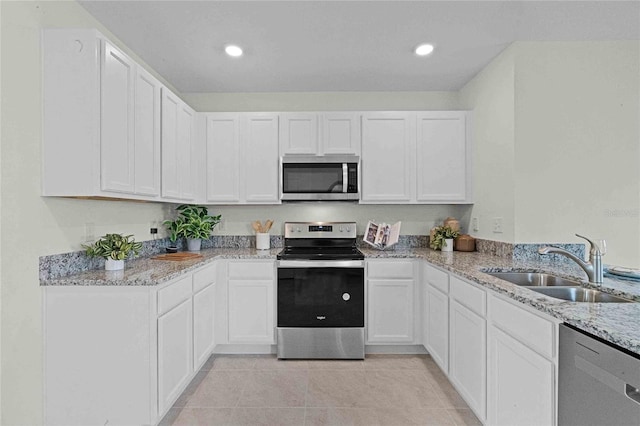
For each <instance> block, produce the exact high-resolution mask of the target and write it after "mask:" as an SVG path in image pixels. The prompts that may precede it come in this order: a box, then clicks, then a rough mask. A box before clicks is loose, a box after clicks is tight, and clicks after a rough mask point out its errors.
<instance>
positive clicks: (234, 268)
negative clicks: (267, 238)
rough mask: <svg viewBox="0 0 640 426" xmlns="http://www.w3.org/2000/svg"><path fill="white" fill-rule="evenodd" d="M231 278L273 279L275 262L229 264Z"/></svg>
mask: <svg viewBox="0 0 640 426" xmlns="http://www.w3.org/2000/svg"><path fill="white" fill-rule="evenodd" d="M229 278H249V279H252V278H253V279H265V278H267V279H270V278H273V262H272V261H269V262H264V261H262V262H251V261H250V262H229Z"/></svg>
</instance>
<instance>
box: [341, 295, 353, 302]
mask: <svg viewBox="0 0 640 426" xmlns="http://www.w3.org/2000/svg"><path fill="white" fill-rule="evenodd" d="M349 299H351V295H350V294H349V293H342V300H344V301H345V302H346V301H348V300H349Z"/></svg>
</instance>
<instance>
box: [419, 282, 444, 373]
mask: <svg viewBox="0 0 640 426" xmlns="http://www.w3.org/2000/svg"><path fill="white" fill-rule="evenodd" d="M426 311H427V320H426V324H425V325H424V326H425V328H426V329H427V332H426V343H425V345H424V346H425V347H426V348H427V351H429V353H430V354H431V357H432V358H433V360H434V361H435V362H436V364H438V365H439V366H440V368H441V369H442V371H443V372H444V373H445V374H448V373H449V297H448V296H447V295H446V294H444V293H442V292H441V291H440V290H437V289H435V288H433V287H432V286H430V285H427V306H426Z"/></svg>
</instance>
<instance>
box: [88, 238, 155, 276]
mask: <svg viewBox="0 0 640 426" xmlns="http://www.w3.org/2000/svg"><path fill="white" fill-rule="evenodd" d="M82 247H83V248H84V249H85V253H86V254H87V256H89V257H102V258H104V259H105V262H104V269H106V270H107V271H117V270H120V269H124V260H125V259H126V258H127V257H129V255H130V254H133V255H134V256H137V255H138V254H139V253H140V249H141V248H142V243H136V241H135V240H134V238H133V235H122V234H107V235H105V236H103V237H100V239H99V240H98V241H96V242H95V243H93V244H92V245H84V244H83V245H82Z"/></svg>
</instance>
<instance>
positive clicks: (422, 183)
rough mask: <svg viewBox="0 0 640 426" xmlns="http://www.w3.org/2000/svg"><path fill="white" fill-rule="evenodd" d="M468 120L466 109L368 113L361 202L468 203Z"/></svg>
mask: <svg viewBox="0 0 640 426" xmlns="http://www.w3.org/2000/svg"><path fill="white" fill-rule="evenodd" d="M468 121H469V117H468V113H467V112H465V111H432V112H418V113H416V112H378V113H364V114H363V116H362V199H361V202H363V203H380V204H384V203H386V204H437V203H470V202H471V151H470V139H469V132H468Z"/></svg>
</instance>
